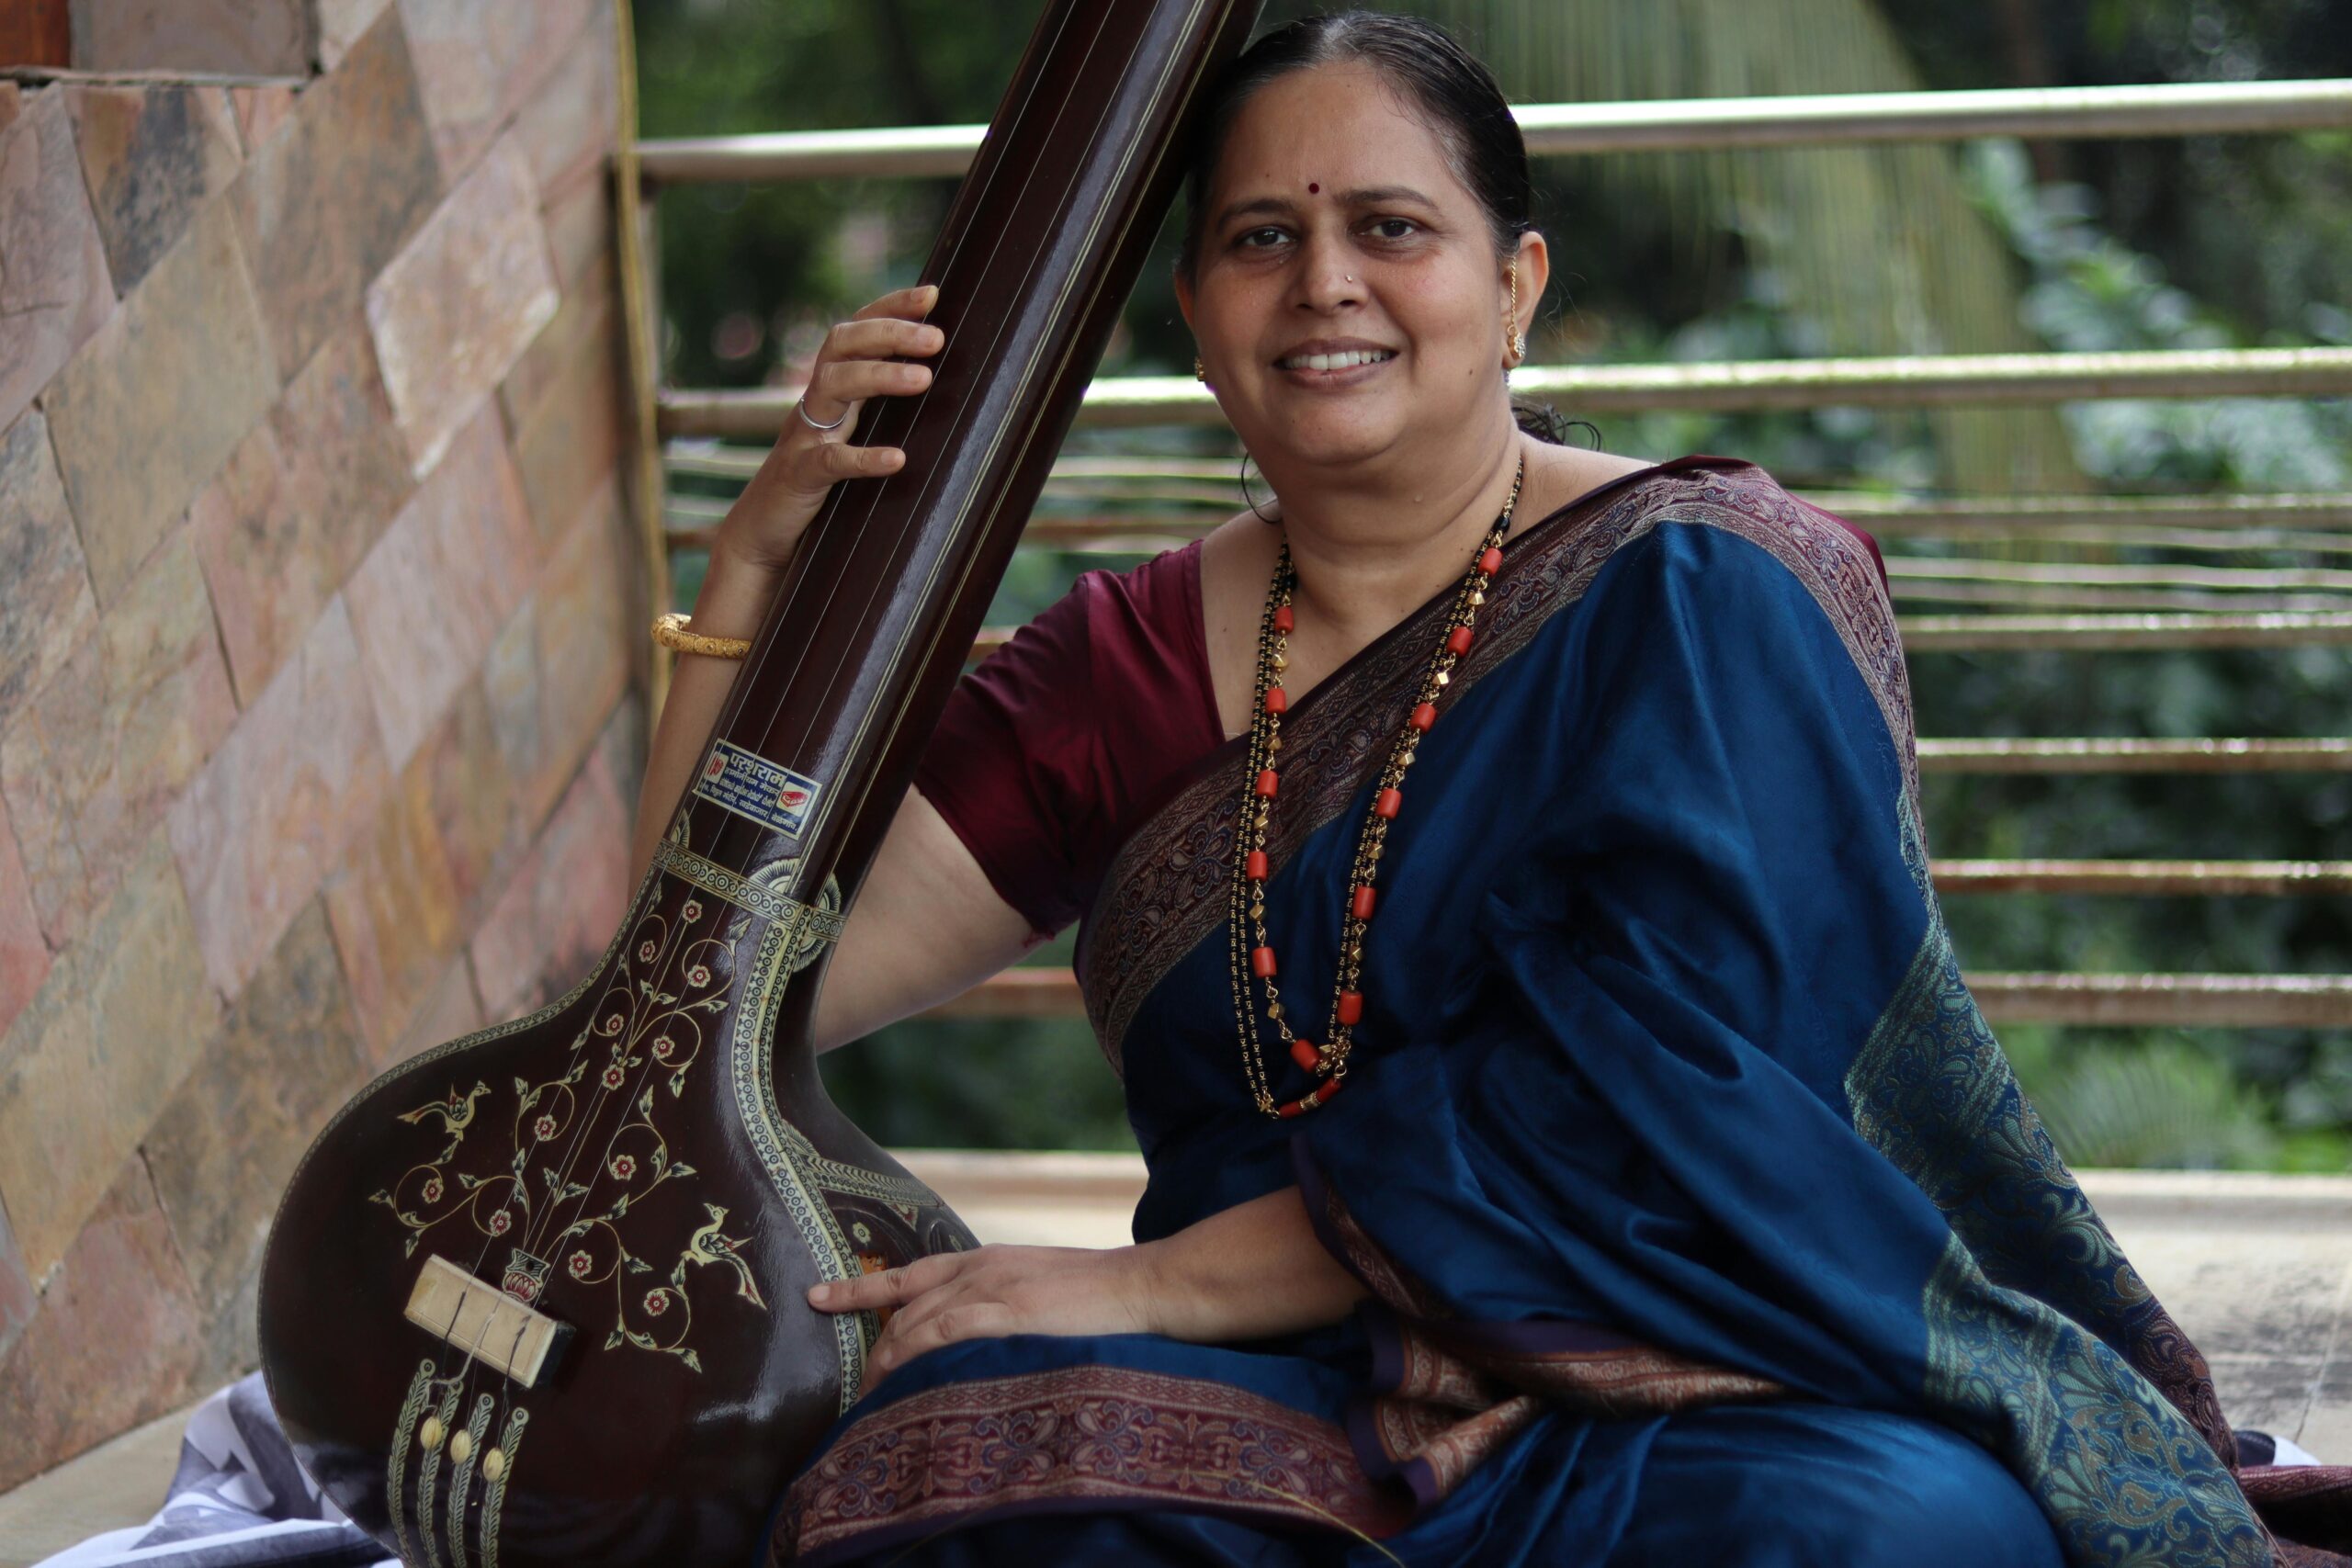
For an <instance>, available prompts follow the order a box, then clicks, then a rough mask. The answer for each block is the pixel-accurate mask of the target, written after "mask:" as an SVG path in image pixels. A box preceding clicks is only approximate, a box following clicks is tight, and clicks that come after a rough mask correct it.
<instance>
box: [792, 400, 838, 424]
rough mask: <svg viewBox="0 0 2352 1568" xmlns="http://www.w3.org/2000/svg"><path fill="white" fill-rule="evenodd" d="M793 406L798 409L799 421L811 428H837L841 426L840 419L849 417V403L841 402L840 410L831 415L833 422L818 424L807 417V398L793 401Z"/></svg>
mask: <svg viewBox="0 0 2352 1568" xmlns="http://www.w3.org/2000/svg"><path fill="white" fill-rule="evenodd" d="M793 407H795V408H797V409H798V410H799V411H800V423H803V424H805V425H807V426H808V427H809V429H811V430H839V429H840V428H841V427H842V420H845V419H847V418H848V417H849V405H848V404H847V403H843V404H842V412H840V413H838V414H836V415H835V416H834V417H833V423H831V424H819V423H817V422H816V421H815V420H813V419H810V418H809V400H808V399H807V398H803V399H801V400H799V401H798V402H797V403H795V404H794V405H793Z"/></svg>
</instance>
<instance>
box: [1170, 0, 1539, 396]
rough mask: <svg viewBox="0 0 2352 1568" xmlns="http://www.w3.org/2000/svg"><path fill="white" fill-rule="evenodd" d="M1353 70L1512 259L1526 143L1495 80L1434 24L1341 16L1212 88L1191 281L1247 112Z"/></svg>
mask: <svg viewBox="0 0 2352 1568" xmlns="http://www.w3.org/2000/svg"><path fill="white" fill-rule="evenodd" d="M1342 62H1363V63H1364V64H1367V65H1370V66H1372V67H1373V68H1374V69H1375V70H1377V71H1378V72H1379V73H1381V74H1382V75H1383V76H1385V77H1386V78H1387V79H1388V81H1389V82H1390V83H1391V84H1392V85H1395V86H1396V87H1397V89H1399V90H1400V91H1401V92H1402V93H1403V95H1404V96H1405V98H1406V101H1407V102H1408V103H1410V104H1411V105H1413V106H1414V107H1416V108H1418V109H1419V111H1420V114H1421V117H1422V118H1423V119H1424V120H1425V122H1426V123H1427V124H1428V126H1429V128H1430V133H1431V134H1432V135H1434V136H1435V137H1436V138H1437V139H1438V143H1439V145H1440V146H1441V147H1442V148H1443V149H1444V152H1445V159H1446V164H1447V166H1448V167H1450V168H1451V169H1452V170H1453V176H1454V178H1456V179H1458V180H1460V181H1461V182H1462V184H1463V186H1464V188H1465V189H1467V190H1468V191H1469V192H1470V194H1471V195H1472V196H1474V197H1476V198H1477V201H1478V206H1479V209H1481V210H1482V211H1483V212H1484V213H1485V214H1486V219H1487V231H1488V232H1489V234H1490V235H1491V236H1492V237H1493V240H1494V243H1495V254H1497V255H1498V256H1500V255H1508V254H1510V253H1511V252H1512V251H1514V250H1516V249H1517V248H1518V245H1519V237H1520V236H1521V234H1524V233H1526V232H1528V231H1530V230H1532V229H1533V228H1534V227H1535V220H1534V217H1533V207H1534V187H1533V185H1532V182H1531V181H1530V180H1529V178H1528V174H1527V142H1526V140H1525V139H1524V138H1523V137H1521V135H1520V133H1519V121H1518V120H1517V119H1516V118H1513V117H1512V115H1511V112H1510V103H1509V102H1508V101H1507V100H1505V98H1504V97H1503V94H1502V89H1501V88H1500V87H1499V86H1498V85H1496V84H1495V78H1494V75H1493V73H1490V72H1488V71H1487V68H1486V66H1484V65H1483V64H1481V63H1479V62H1478V59H1477V57H1476V55H1473V54H1472V53H1471V52H1470V51H1468V50H1466V49H1464V48H1463V47H1462V46H1461V44H1459V43H1457V42H1455V41H1454V38H1453V34H1452V33H1449V32H1447V31H1446V30H1445V29H1444V28H1442V27H1439V26H1438V25H1437V24H1436V23H1435V22H1430V21H1424V20H1422V19H1421V18H1420V17H1398V16H1391V15H1388V14H1385V13H1384V12H1379V11H1340V12H1337V13H1334V14H1332V15H1329V16H1322V17H1306V18H1305V19H1304V20H1301V21H1296V22H1292V23H1289V24H1288V25H1286V26H1283V27H1280V28H1275V29H1274V30H1273V31H1272V32H1270V33H1268V34H1267V35H1266V36H1265V37H1263V38H1261V39H1259V40H1258V41H1257V42H1255V43H1253V44H1251V45H1250V47H1249V48H1248V49H1246V50H1244V51H1242V52H1241V55H1240V58H1238V59H1237V60H1236V61H1235V62H1233V64H1232V65H1231V66H1229V67H1228V68H1227V71H1226V73H1225V74H1224V76H1223V77H1221V78H1220V79H1219V80H1218V81H1217V82H1216V84H1215V85H1213V86H1212V87H1211V88H1210V90H1209V94H1208V96H1207V98H1206V99H1205V100H1204V102H1203V104H1202V107H1201V118H1200V119H1199V120H1198V121H1197V122H1196V129H1195V130H1194V131H1193V142H1192V145H1191V147H1190V148H1189V149H1188V150H1187V157H1186V167H1185V175H1184V234H1183V241H1182V248H1181V249H1180V250H1179V251H1178V253H1177V258H1176V265H1177V266H1178V267H1180V268H1181V269H1182V271H1183V273H1184V276H1186V277H1187V278H1191V277H1195V276H1198V275H1199V271H1200V254H1201V223H1202V219H1203V209H1204V208H1205V206H1206V205H1207V201H1208V186H1209V180H1210V178H1211V177H1212V176H1213V175H1215V174H1216V164H1217V159H1218V158H1219V157H1221V156H1222V155H1223V154H1224V152H1225V143H1226V139H1227V136H1228V135H1230V134H1231V132H1232V130H1233V122H1234V121H1235V120H1236V119H1237V118H1239V117H1240V114H1241V110H1242V107H1243V106H1245V105H1246V104H1248V103H1249V101H1250V99H1251V98H1252V97H1255V96H1257V94H1258V91H1259V89H1260V88H1261V87H1265V86H1268V85H1271V84H1272V83H1273V82H1275V81H1278V80H1279V79H1281V78H1282V77H1284V76H1287V75H1289V74H1290V73H1292V72H1294V71H1304V70H1306V69H1308V68H1310V67H1313V66H1317V65H1336V64H1340V63H1342ZM1511 414H1512V417H1513V418H1514V419H1515V420H1517V422H1518V423H1519V426H1520V428H1521V429H1522V430H1524V431H1526V432H1527V433H1528V434H1531V435H1534V436H1538V437H1540V438H1542V439H1543V440H1545V441H1550V442H1554V443H1563V442H1565V440H1566V432H1565V427H1564V425H1563V423H1562V421H1561V419H1560V416H1559V415H1558V414H1557V413H1555V412H1553V411H1552V410H1551V409H1549V408H1547V407H1545V406H1544V405H1543V404H1540V403H1533V402H1527V401H1523V400H1517V399H1514V400H1512V403H1511Z"/></svg>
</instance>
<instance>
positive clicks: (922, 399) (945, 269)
mask: <svg viewBox="0 0 2352 1568" xmlns="http://www.w3.org/2000/svg"><path fill="white" fill-rule="evenodd" d="M1076 9H1078V7H1076V6H1071V7H1069V8H1068V9H1065V10H1064V11H1063V13H1062V17H1061V20H1060V22H1059V23H1058V24H1057V26H1056V28H1055V32H1054V39H1053V42H1052V43H1051V44H1049V45H1048V46H1047V50H1048V52H1050V51H1055V50H1058V49H1059V48H1060V47H1061V38H1062V32H1063V30H1065V29H1067V28H1069V17H1070V12H1071V11H1072V10H1076ZM1096 37H1097V39H1100V37H1101V34H1100V33H1099V32H1098V33H1097V34H1096ZM1087 48H1088V53H1089V55H1090V56H1091V53H1092V51H1093V45H1092V44H1089V45H1088V46H1087ZM1036 90H1037V88H1036V84H1035V83H1032V84H1031V85H1030V86H1029V88H1028V94H1029V96H1027V97H1024V98H1023V100H1022V103H1021V105H1020V107H1018V108H1017V109H1016V110H1015V111H1014V112H1013V114H1012V117H1011V119H1012V120H1019V119H1021V118H1025V116H1026V115H1027V113H1028V110H1029V106H1030V102H1031V100H1032V99H1033V98H1034V97H1035V93H1036ZM1057 118H1058V114H1057ZM1007 123H1008V125H1010V123H1011V121H1010V120H1009V121H1008V122H1007ZM1008 162H1010V159H1009V158H1006V157H1002V156H999V157H995V158H992V159H991V160H990V161H989V170H988V176H987V178H988V183H987V184H986V185H984V186H981V187H980V194H979V196H978V197H975V198H974V200H973V202H972V204H971V207H970V212H971V215H972V218H971V220H967V222H966V223H965V225H964V228H963V231H961V232H959V233H958V234H957V235H956V242H955V244H954V246H953V248H951V249H950V250H949V252H948V253H947V261H946V263H945V264H944V265H943V266H942V267H941V268H940V271H939V276H940V280H941V283H942V287H943V288H944V282H945V280H946V279H947V278H948V277H949V276H952V275H953V274H954V272H955V270H956V262H958V261H959V260H961V259H962V257H963V254H964V243H965V242H966V241H967V240H968V239H970V238H971V233H972V230H973V228H974V226H975V223H976V221H977V220H978V217H979V216H980V215H981V213H982V212H983V210H984V209H985V208H986V206H987V203H988V197H990V196H992V195H993V194H995V188H996V183H997V176H998V175H1000V174H1001V172H1002V170H1003V168H1004V166H1005V164H1007V163H1008ZM1035 172H1036V168H1035V164H1034V163H1033V164H1032V165H1031V167H1030V174H1031V175H1035ZM1023 188H1024V189H1026V186H1025V185H1024V186H1023ZM1003 243H1004V234H1003V231H999V232H998V234H997V237H996V245H997V247H998V248H999V249H1001V247H1002V245H1003ZM996 255H997V250H995V249H992V250H990V251H989V260H990V261H991V262H993V261H994V260H995V259H996ZM1010 320H1011V312H1009V311H1008V312H1006V313H1005V315H1004V317H1003V318H1001V320H1000V321H998V324H997V327H998V336H999V337H1000V338H1001V336H1002V334H1003V331H1004V328H1005V326H1006V324H1007V323H1008V322H1009V321H1010ZM961 339H962V333H960V332H959V333H958V334H957V338H956V341H954V342H950V343H947V344H944V345H943V346H942V347H941V349H940V353H939V357H938V358H937V359H936V360H934V361H933V364H932V380H931V385H930V386H928V387H925V388H924V389H922V392H920V393H919V394H917V395H916V397H915V399H914V400H913V405H912V407H911V409H910V412H909V414H908V418H907V423H908V428H909V429H910V430H911V429H913V428H914V426H915V424H916V423H917V422H918V420H919V418H920V416H921V414H922V411H923V408H924V407H925V405H927V404H928V403H929V402H930V401H931V394H932V393H933V391H934V390H936V389H938V386H939V383H940V380H941V376H940V372H941V371H942V370H943V369H944V367H945V366H946V364H947V360H948V356H949V355H953V354H955V353H956V350H957V348H958V347H960V346H961ZM990 346H991V347H993V346H994V343H993V342H991V344H990ZM950 428H951V429H952V428H953V426H952V425H951V426H950ZM933 478H934V474H933V473H926V474H924V475H923V476H922V490H920V491H917V492H916V499H915V504H914V505H913V506H911V507H910V508H909V509H908V512H907V523H906V525H902V527H901V531H900V534H899V540H898V543H899V544H904V543H905V540H906V532H905V529H906V528H907V527H910V526H911V525H912V522H913V520H914V519H915V518H916V517H917V516H919V515H920V514H921V511H922V499H923V497H925V496H926V495H928V494H929V493H930V490H931V483H932V480H933ZM889 482H890V481H889V478H888V476H885V477H884V478H882V479H877V480H876V482H875V484H874V486H873V489H872V490H871V491H869V493H868V495H867V497H866V505H865V516H864V517H862V518H860V519H859V521H858V527H859V531H860V534H861V536H862V535H863V532H864V530H865V525H867V524H869V523H871V522H872V521H873V519H874V513H875V510H876V508H877V507H879V506H880V505H881V503H882V493H883V487H884V486H885V485H887V484H888V483H889ZM832 523H833V525H834V526H835V527H838V526H839V525H840V523H841V519H840V518H838V517H836V518H834V519H833V520H832ZM842 575H843V574H838V573H837V574H835V576H834V578H833V580H832V581H830V582H827V583H825V584H823V585H822V589H821V592H823V593H824V595H825V598H824V603H823V604H821V605H820V606H819V607H818V611H817V615H815V616H813V617H812V618H811V621H810V624H812V625H813V624H816V623H817V622H818V621H821V619H822V618H823V616H824V614H825V612H827V611H829V610H830V609H831V607H832V603H833V598H834V595H835V594H837V593H838V592H840V590H841V577H842ZM779 640H781V639H780V638H774V637H772V638H770V639H769V646H767V647H763V648H761V649H757V650H755V651H756V657H757V660H758V662H757V664H755V665H754V667H753V669H752V671H751V672H750V678H751V679H756V678H757V677H758V676H759V675H760V674H761V673H763V671H765V669H766V666H767V661H768V660H769V658H770V656H771V654H772V652H773V649H774V645H775V642H777V641H779ZM796 641H797V647H796V648H795V649H794V650H793V653H794V658H795V660H796V663H795V667H794V671H793V674H792V680H793V682H797V681H799V680H800V679H801V678H802V675H803V672H804V671H805V669H806V667H807V664H808V660H809V655H810V652H811V649H810V648H809V643H808V641H807V639H805V638H801V639H796ZM839 672H840V671H839V670H838V669H836V671H834V673H835V674H836V675H838V674H839ZM736 689H737V690H738V691H743V692H748V691H750V690H751V689H752V688H751V686H750V684H749V683H748V681H747V680H746V678H744V677H738V679H737V682H736ZM825 689H826V691H827V693H828V694H830V693H831V689H832V684H831V680H830V679H829V680H828V681H827V682H826V688H825Z"/></svg>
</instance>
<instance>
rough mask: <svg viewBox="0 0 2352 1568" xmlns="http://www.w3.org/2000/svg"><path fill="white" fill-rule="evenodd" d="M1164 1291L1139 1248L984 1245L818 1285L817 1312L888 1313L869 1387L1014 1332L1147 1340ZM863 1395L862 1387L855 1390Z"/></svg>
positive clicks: (868, 1363) (869, 1362)
mask: <svg viewBox="0 0 2352 1568" xmlns="http://www.w3.org/2000/svg"><path fill="white" fill-rule="evenodd" d="M1160 1294H1161V1292H1160V1291H1159V1288H1158V1281H1157V1280H1155V1279H1154V1278H1153V1267H1152V1261H1151V1255H1150V1254H1149V1251H1148V1248H1146V1247H1007V1246H1002V1245H998V1246H990V1247H977V1248H975V1249H974V1250H972V1251H970V1252H935V1253H933V1254H932V1255H931V1256H930V1257H928V1258H917V1259H915V1260H914V1261H913V1262H912V1263H910V1264H907V1265H905V1266H904V1267H902V1268H898V1269H884V1270H883V1271H882V1272H881V1273H878V1274H866V1275H862V1276H860V1277H859V1278H857V1279H854V1280H835V1281H833V1282H831V1283H830V1284H823V1285H817V1286H813V1287H811V1288H810V1290H809V1305H810V1306H813V1307H815V1308H817V1309H818V1310H819V1311H820V1312H854V1311H856V1310H857V1309H859V1308H861V1307H872V1308H880V1309H885V1310H888V1309H895V1310H890V1312H889V1318H888V1322H886V1323H885V1324H884V1325H883V1327H882V1333H881V1336H880V1337H878V1338H876V1340H875V1341H874V1347H873V1348H872V1349H871V1350H869V1351H868V1352H867V1353H866V1357H865V1388H872V1387H873V1386H874V1385H875V1384H876V1383H877V1382H881V1381H882V1378H883V1376H884V1375H885V1374H886V1373H888V1371H890V1370H891V1369H892V1368H893V1367H897V1366H900V1365H902V1364H904V1363H905V1362H907V1361H909V1360H911V1359H913V1358H915V1357H917V1356H920V1355H922V1353H923V1352H924V1351H925V1350H935V1349H937V1348H939V1347H940V1346H942V1345H949V1344H953V1343H955V1342H956V1340H959V1339H992V1338H996V1337H1001V1336H1002V1335H1007V1334H1148V1333H1153V1332H1156V1331H1157V1328H1158V1325H1157V1324H1156V1323H1155V1322H1154V1321H1153V1317H1152V1305H1153V1303H1154V1302H1155V1301H1156V1300H1157V1299H1159V1296H1160ZM858 1392H859V1393H861V1394H862V1393H865V1389H860V1390H859V1391H858Z"/></svg>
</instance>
